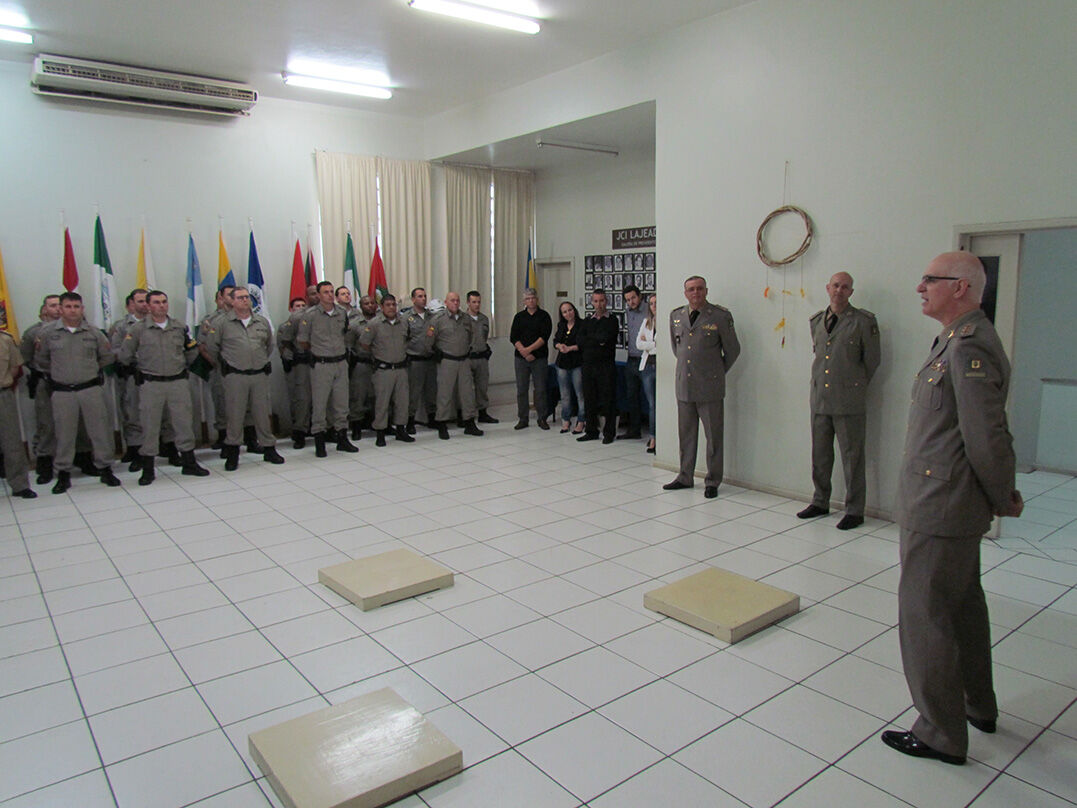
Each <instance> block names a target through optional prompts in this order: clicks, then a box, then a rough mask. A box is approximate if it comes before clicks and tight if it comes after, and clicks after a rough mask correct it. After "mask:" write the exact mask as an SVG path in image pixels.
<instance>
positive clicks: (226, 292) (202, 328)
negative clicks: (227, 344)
mask: <svg viewBox="0 0 1077 808" xmlns="http://www.w3.org/2000/svg"><path fill="white" fill-rule="evenodd" d="M235 291H236V287H234V286H229V285H227V284H226V285H224V286H221V287H220V288H218V289H217V294H216V298H215V299H216V302H217V309H216V310H215V311H213V312H212V313H210V314H208V315H207V316H206V318H205V319H204V320H202V322H201V323H199V325H198V343H199V351H200V352H201V354H202V356H203V357H204V358H205V360H206V361H207V362H209V363H210V364H211V365H212V364H213V359H212V357H210V355H209V351H208V350H207V349H206V347H205V337H206V334H208V333H209V331H208V329H209V328H211V327H212V326H213V324H214V323H215V322H216V321H217V318H219V317H222V316H223V315H225V314H227V313H228V312H229V311H230V310H231V308H232V295H233V294H235ZM207 381H208V382H209V393H210V397H211V398H212V399H213V427H214V428H215V429H216V430H217V440H216V441H214V442H213V448H214V449H220V450H221V451H222V452H223V451H224V431H225V427H226V426H227V424H226V421H225V417H224V382H223V380H222V379H221V371H220V368H218V367H216V366H214V367H213V369H212V370H211V371H210V373H209V379H208V380H207Z"/></svg>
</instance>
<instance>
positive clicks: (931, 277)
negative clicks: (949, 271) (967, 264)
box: [920, 275, 968, 285]
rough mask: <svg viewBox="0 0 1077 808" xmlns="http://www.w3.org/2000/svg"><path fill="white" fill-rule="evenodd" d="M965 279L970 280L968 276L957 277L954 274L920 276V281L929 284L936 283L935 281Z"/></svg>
mask: <svg viewBox="0 0 1077 808" xmlns="http://www.w3.org/2000/svg"><path fill="white" fill-rule="evenodd" d="M964 280H968V278H958V277H955V276H953V275H924V277H922V278H920V283H922V284H925V285H927V284H929V283H934V282H935V281H964Z"/></svg>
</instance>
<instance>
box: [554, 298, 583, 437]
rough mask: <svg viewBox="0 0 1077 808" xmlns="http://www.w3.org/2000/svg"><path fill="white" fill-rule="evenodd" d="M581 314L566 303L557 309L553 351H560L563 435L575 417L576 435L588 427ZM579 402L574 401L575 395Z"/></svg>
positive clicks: (558, 357)
mask: <svg viewBox="0 0 1077 808" xmlns="http://www.w3.org/2000/svg"><path fill="white" fill-rule="evenodd" d="M579 326H580V313H579V312H578V311H576V307H575V306H574V305H572V304H571V303H569V302H568V301H567V300H566V301H565V302H564V303H562V304H561V305H560V307H559V308H558V318H557V329H556V330H555V331H554V335H553V347H554V350H556V351H557V361H556V362H554V364H555V365H556V366H557V383H558V384H559V385H560V387H561V433H562V434H564V433H565V432H568V430H569V429H570V428H571V426H572V417H573V416H575V417H576V428H575V429H573V430H572V432H573V434H576V435H578V434H580V433H581V432H583V428H584V424H585V423H586V421H585V420H584V419H585V413H584V410H583V368H582V367H581V365H582V363H583V357H582V356H581V355H580V347H579V345H578V343H577V339H578V338H579V330H580V328H579ZM573 392H575V394H576V398H575V401H573V398H572V394H573Z"/></svg>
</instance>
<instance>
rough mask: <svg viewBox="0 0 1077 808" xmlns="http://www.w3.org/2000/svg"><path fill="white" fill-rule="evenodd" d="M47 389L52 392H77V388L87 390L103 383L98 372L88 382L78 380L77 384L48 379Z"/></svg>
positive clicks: (103, 380) (102, 378)
mask: <svg viewBox="0 0 1077 808" xmlns="http://www.w3.org/2000/svg"><path fill="white" fill-rule="evenodd" d="M48 381H49V391H50V392H52V393H77V392H78V391H79V390H88V389H89V388H91V387H100V386H101V385H102V384H104V383H105V379H104V377H103V376H101V375H100V374H98V376H97V378H96V379H90V381H88V382H80V383H79V384H60V383H59V382H54V381H53V380H52V379H49V380H48Z"/></svg>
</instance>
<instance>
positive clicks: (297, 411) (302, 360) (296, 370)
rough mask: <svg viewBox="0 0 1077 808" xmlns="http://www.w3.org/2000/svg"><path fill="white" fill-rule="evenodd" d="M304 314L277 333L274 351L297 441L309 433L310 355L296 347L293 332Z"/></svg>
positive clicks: (292, 318) (297, 314) (299, 313)
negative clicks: (289, 406) (284, 376)
mask: <svg viewBox="0 0 1077 808" xmlns="http://www.w3.org/2000/svg"><path fill="white" fill-rule="evenodd" d="M304 311H306V310H305V309H301V310H299V311H294V312H292V314H291V316H289V317H288V319H287V320H285V321H284V322H283V323H281V325H280V327H279V328H278V329H277V350H278V351H279V352H280V359H281V364H282V365H283V366H284V372H285V374H286V378H287V382H288V400H289V401H290V402H291V403H292V437H293V438H295V439H296V440H297V441H298V440H300V439H301V438H302V437H303V436H304V435H306V434H307V433H308V432H310V368H311V358H310V351H301V350H300V349H299V346H297V345H296V344H295V330H296V327H297V326H298V324H299V318H300V317H302V316H303V312H304ZM297 448H299V447H297Z"/></svg>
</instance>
